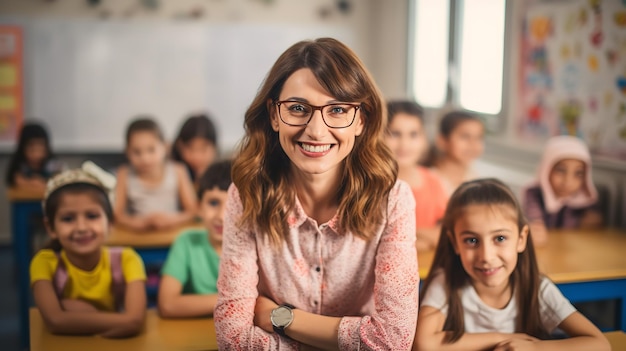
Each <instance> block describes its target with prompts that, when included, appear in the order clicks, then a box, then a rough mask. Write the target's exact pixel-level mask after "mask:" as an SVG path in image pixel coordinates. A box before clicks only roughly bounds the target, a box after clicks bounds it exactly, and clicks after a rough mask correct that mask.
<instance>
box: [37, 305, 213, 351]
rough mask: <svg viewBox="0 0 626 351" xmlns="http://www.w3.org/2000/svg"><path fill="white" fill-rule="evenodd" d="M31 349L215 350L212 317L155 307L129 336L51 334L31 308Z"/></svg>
mask: <svg viewBox="0 0 626 351" xmlns="http://www.w3.org/2000/svg"><path fill="white" fill-rule="evenodd" d="M30 347H31V348H30V349H31V351H57V350H58V351H75V350H76V351H84V350H89V351H111V350H115V351H126V350H128V351H131V350H132V351H143V350H145V351H153V350H154V351H159V350H196V351H200V350H217V339H216V336H215V325H214V324H213V319H212V318H195V319H161V318H160V317H159V316H158V314H157V312H156V310H153V309H150V310H148V312H147V315H146V325H145V327H144V330H143V331H142V332H141V334H139V335H137V336H136V337H132V338H128V339H105V338H102V337H98V336H62V335H54V334H51V333H50V332H49V331H48V329H47V328H46V326H45V325H44V323H43V320H42V319H41V314H40V313H39V310H38V309H36V308H31V309H30Z"/></svg>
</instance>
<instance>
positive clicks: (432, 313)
mask: <svg viewBox="0 0 626 351" xmlns="http://www.w3.org/2000/svg"><path fill="white" fill-rule="evenodd" d="M532 239H533V236H532V235H531V231H530V230H529V226H528V223H527V222H526V219H525V218H524V214H523V212H522V209H521V206H520V205H519V203H518V201H517V199H516V197H515V195H514V194H513V192H512V191H511V190H510V189H509V188H508V187H507V186H506V185H504V184H503V183H502V182H501V181H499V180H496V179H479V180H475V181H470V182H466V183H463V184H462V185H461V186H460V187H459V188H458V189H457V190H456V191H455V192H454V194H453V195H452V197H451V198H450V201H449V203H448V207H447V209H446V213H445V216H444V219H443V223H442V228H441V238H440V239H439V244H438V246H437V251H436V252H435V257H434V259H433V264H432V267H431V269H430V272H429V273H428V276H427V277H426V280H425V281H424V284H423V287H422V294H420V310H419V317H418V323H417V331H416V335H415V342H414V345H413V349H414V350H495V351H505V350H610V348H611V346H610V344H609V343H608V341H607V340H606V338H605V337H604V335H602V332H601V331H600V330H599V329H598V328H597V327H596V326H595V325H594V324H593V323H591V322H590V321H589V320H588V319H587V318H585V316H584V315H583V314H581V313H580V312H578V311H576V308H574V306H572V304H571V303H570V302H569V301H568V300H567V299H566V298H565V297H564V296H563V294H562V293H561V292H560V291H559V289H558V288H557V286H556V285H555V284H554V283H553V282H552V281H550V279H548V278H547V277H545V276H543V275H541V274H540V273H539V268H538V264H537V260H536V256H535V251H534V247H533V241H532ZM556 328H559V329H560V330H562V331H563V332H565V333H566V334H567V335H568V336H569V338H566V339H560V340H550V339H551V338H550V335H551V333H552V332H554V331H555V329H556Z"/></svg>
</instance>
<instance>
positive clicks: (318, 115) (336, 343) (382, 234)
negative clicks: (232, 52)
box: [214, 38, 419, 350]
mask: <svg viewBox="0 0 626 351" xmlns="http://www.w3.org/2000/svg"><path fill="white" fill-rule="evenodd" d="M384 116H385V111H384V103H383V100H382V98H381V94H380V92H379V90H378V88H377V87H376V85H375V83H374V81H373V79H372V78H371V76H370V74H369V73H368V72H367V70H366V69H365V67H364V66H363V64H362V63H361V61H360V60H359V59H358V58H357V57H356V55H355V54H354V53H353V52H352V51H351V50H350V49H349V48H348V47H346V46H345V45H344V44H342V43H340V42H339V41H337V40H334V39H330V38H322V39H318V40H315V41H302V42H299V43H297V44H295V45H293V46H292V47H290V48H289V49H287V51H285V52H284V53H283V54H282V55H281V56H280V57H279V58H278V60H277V61H276V63H275V64H274V66H273V67H272V69H271V70H270V72H269V74H268V76H267V77H266V79H265V81H264V83H263V85H262V86H261V88H260V90H259V92H258V93H257V96H256V98H255V99H254V101H253V102H252V104H251V106H250V107H249V109H248V111H247V112H246V114H245V131H246V133H245V138H244V140H243V142H242V144H241V148H240V150H239V153H238V155H237V157H236V158H235V161H234V165H233V183H234V184H233V185H231V187H230V189H229V193H228V202H227V208H226V214H225V219H224V226H225V228H224V239H223V240H224V242H223V252H222V258H221V266H220V273H219V279H218V291H219V293H218V294H219V295H218V302H217V306H216V308H215V314H214V318H215V327H216V332H217V339H218V343H219V347H220V349H227V350H232V349H242V350H247V349H255V350H256V349H259V350H261V349H263V350H273V349H281V350H289V349H299V348H318V349H330V350H337V349H340V350H370V349H377V350H378V349H388V350H405V349H406V350H408V349H410V348H411V344H412V342H413V336H414V333H415V324H416V321H417V306H418V284H419V276H418V271H417V259H416V251H415V203H414V200H413V195H412V194H411V190H410V189H409V187H408V185H407V184H405V183H403V182H401V181H396V175H397V170H396V164H395V162H394V161H393V157H392V155H391V153H390V152H389V150H388V149H387V147H386V146H385V145H384V140H383V133H384V131H385V128H386V119H385V117H384Z"/></svg>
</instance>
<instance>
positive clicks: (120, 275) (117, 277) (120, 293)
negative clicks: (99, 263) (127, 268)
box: [109, 246, 126, 311]
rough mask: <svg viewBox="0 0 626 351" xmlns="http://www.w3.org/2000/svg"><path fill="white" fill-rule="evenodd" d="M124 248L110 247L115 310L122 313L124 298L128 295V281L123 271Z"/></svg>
mask: <svg viewBox="0 0 626 351" xmlns="http://www.w3.org/2000/svg"><path fill="white" fill-rule="evenodd" d="M123 250H124V248H123V247H118V246H112V247H109V262H110V264H111V277H112V282H111V292H112V293H113V299H114V300H115V309H116V310H117V311H120V310H122V309H123V308H124V296H125V295H126V294H125V293H126V281H125V280H124V272H123V271H122V251H123Z"/></svg>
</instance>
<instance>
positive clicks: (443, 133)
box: [432, 111, 485, 196]
mask: <svg viewBox="0 0 626 351" xmlns="http://www.w3.org/2000/svg"><path fill="white" fill-rule="evenodd" d="M484 132H485V131H484V126H483V123H482V122H481V120H480V119H479V118H478V117H476V116H474V115H472V114H470V113H468V112H463V111H453V112H450V113H447V114H446V115H444V116H443V118H442V119H441V121H440V123H439V135H438V136H437V149H438V151H439V152H438V154H437V155H436V156H435V159H434V160H433V162H432V166H433V170H434V172H435V173H436V174H437V175H438V176H439V177H440V179H441V182H442V184H443V186H444V188H445V189H446V193H447V194H448V196H450V195H452V193H453V192H454V190H455V189H456V188H457V187H458V186H459V185H461V183H463V182H465V181H467V180H471V179H474V178H476V174H475V173H474V171H473V170H472V164H473V162H474V161H475V160H476V159H478V158H479V157H480V156H481V155H482V153H483V151H484V148H485V145H484V140H483V139H484Z"/></svg>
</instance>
